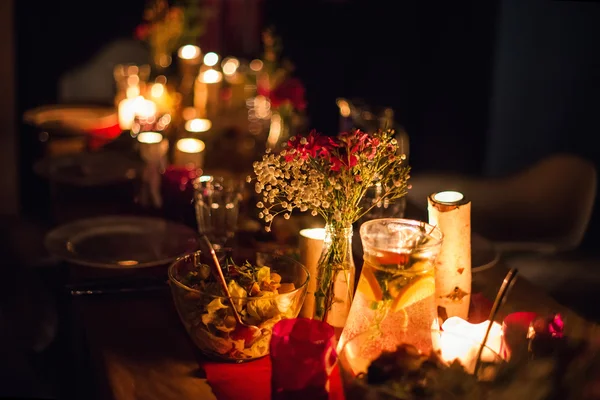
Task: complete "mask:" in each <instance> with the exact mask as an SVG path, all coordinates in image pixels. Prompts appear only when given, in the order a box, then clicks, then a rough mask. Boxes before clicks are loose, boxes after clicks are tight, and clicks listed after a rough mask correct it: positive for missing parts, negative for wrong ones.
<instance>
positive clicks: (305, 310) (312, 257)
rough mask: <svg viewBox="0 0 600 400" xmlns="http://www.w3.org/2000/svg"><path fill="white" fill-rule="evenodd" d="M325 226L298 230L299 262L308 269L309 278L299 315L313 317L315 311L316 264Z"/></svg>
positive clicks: (321, 246) (321, 248)
mask: <svg viewBox="0 0 600 400" xmlns="http://www.w3.org/2000/svg"><path fill="white" fill-rule="evenodd" d="M324 240H325V228H312V229H302V230H301V231H300V243H299V248H300V262H301V263H302V264H304V266H305V267H306V269H307V270H308V273H309V276H310V279H309V281H308V288H307V292H306V297H305V299H304V303H303V304H302V310H300V315H299V316H300V317H305V318H313V316H314V312H315V292H316V290H317V264H318V263H319V257H320V256H321V252H322V250H323V241H324Z"/></svg>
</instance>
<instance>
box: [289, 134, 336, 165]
mask: <svg viewBox="0 0 600 400" xmlns="http://www.w3.org/2000/svg"><path fill="white" fill-rule="evenodd" d="M334 146H335V143H334V142H333V141H332V140H331V138H329V137H327V136H322V135H320V134H319V133H317V131H315V130H312V131H311V132H310V133H309V134H308V135H307V136H297V137H296V138H295V139H294V140H289V141H288V148H290V149H294V150H295V153H294V154H289V153H288V154H287V155H286V156H285V159H286V161H288V162H289V161H291V160H293V159H294V158H295V157H300V158H301V159H303V160H306V159H307V158H308V157H311V158H317V157H330V155H331V150H332V148H333V147H334Z"/></svg>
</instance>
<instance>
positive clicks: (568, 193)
mask: <svg viewBox="0 0 600 400" xmlns="http://www.w3.org/2000/svg"><path fill="white" fill-rule="evenodd" d="M411 184H412V186H413V188H412V189H411V190H410V191H409V193H408V196H407V197H408V200H409V201H410V202H412V203H413V204H415V205H417V206H420V207H424V208H426V207H427V197H428V196H429V195H430V194H432V193H435V192H439V191H443V190H457V191H459V192H461V193H463V194H464V195H465V196H466V197H467V198H469V199H470V200H471V225H472V230H473V231H474V232H477V233H479V234H481V235H483V236H484V237H486V238H487V239H490V240H492V241H493V242H494V243H495V245H496V247H497V249H498V250H500V251H501V252H503V253H507V252H521V251H525V252H537V253H555V252H561V251H568V250H573V249H576V248H577V247H578V246H579V245H580V243H581V242H582V240H583V237H584V235H585V232H586V229H587V226H588V223H589V221H590V218H591V215H592V209H593V205H594V199H595V196H596V168H595V166H594V164H592V163H591V162H589V161H587V160H585V159H583V158H581V157H578V156H576V155H570V154H557V155H552V156H549V157H547V158H545V159H543V160H541V161H540V162H538V163H537V164H535V165H533V166H532V167H530V168H528V169H526V170H524V171H521V172H519V173H517V174H514V175H512V176H508V177H504V178H494V179H491V178H473V177H466V176H460V175H449V174H422V175H417V174H414V175H413V177H412V178H411Z"/></svg>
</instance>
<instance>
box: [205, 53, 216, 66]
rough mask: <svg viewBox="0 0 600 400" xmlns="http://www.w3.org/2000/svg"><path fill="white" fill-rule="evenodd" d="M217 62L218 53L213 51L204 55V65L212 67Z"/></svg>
mask: <svg viewBox="0 0 600 400" xmlns="http://www.w3.org/2000/svg"><path fill="white" fill-rule="evenodd" d="M218 62H219V55H218V54H217V53H215V52H212V51H211V52H209V53H206V54H205V55H204V65H206V66H207V67H214V66H215V65H217V63H218Z"/></svg>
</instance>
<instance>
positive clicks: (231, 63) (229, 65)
mask: <svg viewBox="0 0 600 400" xmlns="http://www.w3.org/2000/svg"><path fill="white" fill-rule="evenodd" d="M239 67H240V62H239V60H238V59H237V58H234V57H229V58H226V59H224V60H223V64H222V65H221V68H222V69H223V73H224V74H225V75H227V76H231V75H233V74H235V73H236V72H237V69H238V68H239Z"/></svg>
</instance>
